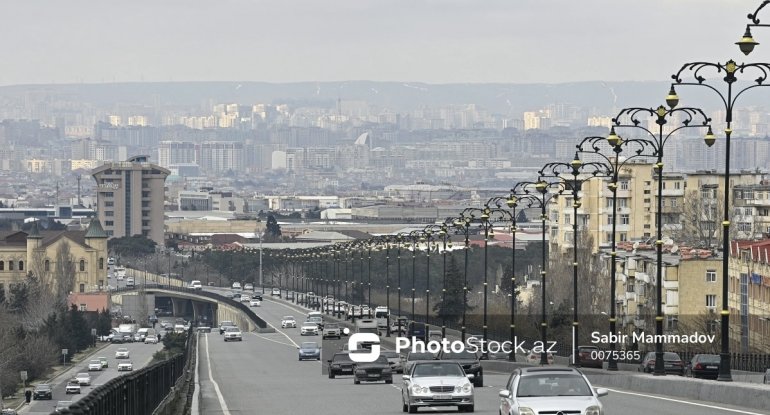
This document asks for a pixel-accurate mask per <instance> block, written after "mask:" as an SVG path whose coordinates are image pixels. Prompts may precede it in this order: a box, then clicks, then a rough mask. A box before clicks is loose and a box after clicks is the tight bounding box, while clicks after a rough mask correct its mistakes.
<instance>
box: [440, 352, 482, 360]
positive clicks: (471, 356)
mask: <svg viewBox="0 0 770 415" xmlns="http://www.w3.org/2000/svg"><path fill="white" fill-rule="evenodd" d="M441 359H442V360H455V359H461V360H476V359H478V356H476V353H471V352H457V353H444V354H442V355H441Z"/></svg>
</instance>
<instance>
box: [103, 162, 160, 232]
mask: <svg viewBox="0 0 770 415" xmlns="http://www.w3.org/2000/svg"><path fill="white" fill-rule="evenodd" d="M169 173H170V172H169V170H166V169H164V168H163V167H160V166H158V165H156V164H152V163H149V162H148V156H135V157H132V158H130V159H128V160H127V161H123V162H112V163H105V164H103V165H101V166H99V167H97V168H96V169H94V170H92V171H91V175H92V176H93V177H94V179H95V180H96V192H97V217H98V218H99V221H100V222H101V223H102V224H104V230H105V232H106V233H107V235H108V236H110V237H123V236H133V235H144V236H146V237H148V238H150V239H152V240H154V241H155V242H156V243H157V244H159V245H162V244H163V204H164V200H165V181H166V177H168V175H169Z"/></svg>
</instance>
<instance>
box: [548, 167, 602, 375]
mask: <svg viewBox="0 0 770 415" xmlns="http://www.w3.org/2000/svg"><path fill="white" fill-rule="evenodd" d="M605 174H606V168H605V166H604V165H602V164H600V163H583V161H582V160H580V157H579V156H578V154H577V153H575V158H574V159H573V160H572V161H571V162H570V163H547V164H546V165H545V166H543V168H542V169H540V172H539V175H540V177H544V178H545V177H547V178H557V179H561V180H563V183H564V187H565V190H566V191H568V192H570V193H571V195H572V310H573V311H572V365H573V366H575V367H580V360H579V359H578V354H579V353H578V343H579V334H580V331H579V329H580V322H579V315H578V237H577V234H578V209H579V208H580V206H581V201H580V193H581V190H582V187H583V183H585V182H587V181H589V180H593V179H594V178H595V177H596V176H598V175H605Z"/></svg>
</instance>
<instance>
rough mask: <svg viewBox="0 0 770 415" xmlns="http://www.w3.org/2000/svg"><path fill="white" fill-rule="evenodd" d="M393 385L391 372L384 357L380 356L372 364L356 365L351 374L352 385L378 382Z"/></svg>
mask: <svg viewBox="0 0 770 415" xmlns="http://www.w3.org/2000/svg"><path fill="white" fill-rule="evenodd" d="M382 380H384V381H385V383H393V370H392V369H391V368H390V362H388V358H386V357H385V356H380V357H378V358H377V360H375V361H374V362H359V363H356V366H355V371H354V373H353V383H355V384H356V385H358V384H359V383H361V382H379V381H382Z"/></svg>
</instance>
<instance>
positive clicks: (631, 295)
mask: <svg viewBox="0 0 770 415" xmlns="http://www.w3.org/2000/svg"><path fill="white" fill-rule="evenodd" d="M636 298H637V295H636V293H635V292H626V301H636Z"/></svg>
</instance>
